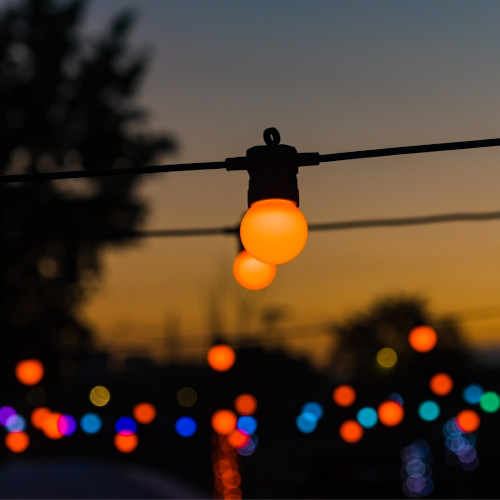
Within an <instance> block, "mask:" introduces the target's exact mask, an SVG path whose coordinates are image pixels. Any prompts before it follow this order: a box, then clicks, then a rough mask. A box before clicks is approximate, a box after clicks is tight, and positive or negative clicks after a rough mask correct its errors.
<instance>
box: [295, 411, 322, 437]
mask: <svg viewBox="0 0 500 500" xmlns="http://www.w3.org/2000/svg"><path fill="white" fill-rule="evenodd" d="M295 424H296V425H297V428H298V429H299V431H300V432H302V433H304V434H309V433H311V432H313V431H315V430H316V427H317V426H318V419H317V418H315V416H314V415H313V414H312V413H301V414H300V415H299V416H298V417H297V418H296V419H295Z"/></svg>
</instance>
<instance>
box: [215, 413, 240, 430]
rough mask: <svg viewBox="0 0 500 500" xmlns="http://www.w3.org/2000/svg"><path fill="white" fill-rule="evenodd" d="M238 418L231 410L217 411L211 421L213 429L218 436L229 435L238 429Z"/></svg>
mask: <svg viewBox="0 0 500 500" xmlns="http://www.w3.org/2000/svg"><path fill="white" fill-rule="evenodd" d="M236 422H237V418H236V415H235V413H234V412H233V411H231V410H217V411H216V412H215V413H214V414H213V415H212V419H211V424H212V429H213V430H214V431H215V432H216V433H217V434H222V435H229V434H231V433H232V432H233V431H234V430H235V429H236Z"/></svg>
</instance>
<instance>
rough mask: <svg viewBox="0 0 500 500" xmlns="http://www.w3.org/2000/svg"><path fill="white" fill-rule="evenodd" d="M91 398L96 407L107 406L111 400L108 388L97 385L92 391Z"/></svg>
mask: <svg viewBox="0 0 500 500" xmlns="http://www.w3.org/2000/svg"><path fill="white" fill-rule="evenodd" d="M89 398H90V402H91V403H92V404H93V405H94V406H106V405H107V404H108V403H109V400H110V399H111V394H110V392H109V390H108V389H107V387H104V386H102V385H96V386H95V387H93V388H92V390H91V391H90V394H89Z"/></svg>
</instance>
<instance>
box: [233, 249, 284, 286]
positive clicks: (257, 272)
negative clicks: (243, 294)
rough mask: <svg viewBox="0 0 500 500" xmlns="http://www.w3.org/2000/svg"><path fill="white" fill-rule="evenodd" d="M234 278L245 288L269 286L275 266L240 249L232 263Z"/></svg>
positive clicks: (274, 273)
mask: <svg viewBox="0 0 500 500" xmlns="http://www.w3.org/2000/svg"><path fill="white" fill-rule="evenodd" d="M233 275H234V278H235V280H236V281H237V282H238V284H239V285H241V286H242V287H243V288H246V289H247V290H262V289H263V288H266V287H267V286H269V285H270V284H271V283H272V282H273V281H274V278H275V276H276V266H275V265H273V264H266V263H265V262H261V261H260V260H257V259H256V258H254V257H252V256H251V255H250V254H249V253H248V252H247V251H246V250H242V251H241V252H240V253H239V254H238V256H237V257H236V259H234V263H233Z"/></svg>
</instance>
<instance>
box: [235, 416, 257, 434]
mask: <svg viewBox="0 0 500 500" xmlns="http://www.w3.org/2000/svg"><path fill="white" fill-rule="evenodd" d="M236 427H237V429H239V430H240V431H243V432H244V433H245V434H248V435H251V434H253V433H254V432H255V431H256V430H257V420H255V418H254V417H252V416H250V415H245V416H243V417H240V418H239V419H238V422H237V424H236Z"/></svg>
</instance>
